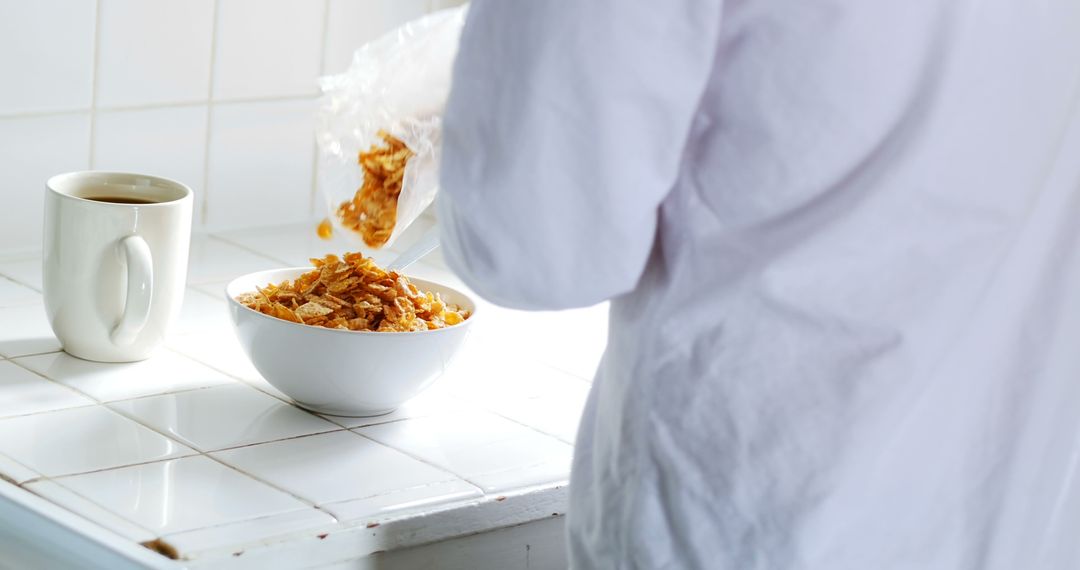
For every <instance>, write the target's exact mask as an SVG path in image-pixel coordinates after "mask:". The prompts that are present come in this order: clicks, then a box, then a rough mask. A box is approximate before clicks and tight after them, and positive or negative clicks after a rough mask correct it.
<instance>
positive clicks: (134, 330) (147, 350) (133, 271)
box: [43, 172, 193, 362]
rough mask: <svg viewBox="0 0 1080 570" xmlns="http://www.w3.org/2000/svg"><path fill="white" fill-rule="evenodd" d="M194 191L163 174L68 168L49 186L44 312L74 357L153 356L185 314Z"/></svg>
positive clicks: (112, 359) (121, 359)
mask: <svg viewBox="0 0 1080 570" xmlns="http://www.w3.org/2000/svg"><path fill="white" fill-rule="evenodd" d="M192 201H193V198H192V192H191V189H190V188H188V187H187V186H185V185H183V184H181V183H179V182H175V181H173V180H168V179H165V178H158V177H156V176H146V175H142V174H127V173H121V172H70V173H68V174H60V175H58V176H54V177H52V178H50V179H49V181H48V182H47V183H46V184H45V239H44V247H45V251H44V268H43V269H44V280H43V283H44V291H45V310H46V312H47V313H48V315H49V322H50V324H51V325H52V329H53V332H54V333H55V334H56V338H58V339H59V340H60V344H61V345H63V347H64V350H65V351H67V352H68V353H69V354H71V355H72V356H77V357H79V358H84V359H87V360H96V361H99V362H131V361H135V360H143V359H145V358H148V357H149V356H150V354H151V353H152V352H153V351H154V349H155V348H157V347H158V346H159V345H160V344H161V342H162V340H163V339H164V337H165V333H166V330H167V329H168V327H169V323H170V322H171V321H172V320H173V319H174V318H175V317H176V314H177V313H178V312H179V311H180V304H181V302H182V301H183V296H184V283H185V278H186V275H187V259H188V246H189V244H190V242H191V205H192Z"/></svg>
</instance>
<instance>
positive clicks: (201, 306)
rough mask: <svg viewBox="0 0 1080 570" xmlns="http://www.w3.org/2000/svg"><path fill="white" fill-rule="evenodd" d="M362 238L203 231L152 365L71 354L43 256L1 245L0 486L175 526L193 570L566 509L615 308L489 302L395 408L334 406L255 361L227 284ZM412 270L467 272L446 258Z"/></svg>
mask: <svg viewBox="0 0 1080 570" xmlns="http://www.w3.org/2000/svg"><path fill="white" fill-rule="evenodd" d="M421 223H422V222H421ZM422 230H423V228H416V229H415V230H410V231H411V232H412V234H413V235H415V234H416V233H419V232H420V231H422ZM408 241H409V236H408V235H407V236H406V238H405V239H404V240H403V242H402V243H403V245H407V243H408ZM349 245H351V244H344V243H341V242H331V243H327V242H322V241H320V240H318V239H317V238H316V237H315V236H314V232H313V229H312V227H311V226H310V225H303V226H288V227H276V228H261V229H254V230H245V231H235V232H227V233H221V234H213V235H201V236H196V237H195V238H194V239H193V243H192V251H191V255H192V262H191V270H190V272H189V281H188V289H187V291H186V294H185V302H184V308H183V311H182V314H181V317H180V318H179V320H178V322H176V323H174V325H173V328H172V332H171V335H170V338H169V340H168V341H167V343H166V346H165V347H163V348H162V349H161V350H160V351H159V352H158V353H157V354H156V355H155V356H154V357H153V358H151V359H149V360H147V361H144V362H139V363H134V364H99V363H93V362H87V361H83V360H79V359H76V358H73V357H71V356H68V355H67V354H65V353H63V352H60V346H59V344H58V343H57V341H56V339H55V338H54V337H53V335H52V333H51V331H50V329H49V326H48V322H47V320H46V316H45V311H44V308H43V304H42V298H41V293H40V290H41V279H40V259H39V258H37V257H36V256H22V257H15V258H12V257H6V258H5V257H3V256H0V478H2V479H4V481H0V492H2V494H8V493H27V492H28V493H32V494H34V495H37V496H38V497H42V498H44V499H46V500H48V501H49V502H50V503H52V504H54V505H56V506H59V507H61V508H62V509H64V510H66V511H70V512H72V513H75V514H76V515H78V516H79V517H82V519H81V520H83V519H84V521H85V523H86V524H87V525H94V526H95V529H94V532H100V531H101V529H105V531H107V532H109V533H112V534H114V535H115V536H116V537H118V538H119V539H120V540H122V541H126V542H128V543H130V544H132V545H135V544H138V543H144V542H148V541H155V540H157V541H161V542H163V543H165V544H167V545H169V547H171V548H174V549H176V551H177V554H178V556H179V557H180V558H181V560H184V561H186V565H187V566H192V567H200V566H215V567H216V566H218V565H228V566H230V567H231V566H238V567H240V566H243V567H291V566H295V565H305V566H309V565H312V564H316V563H319V561H326V562H333V561H340V560H347V559H349V558H350V557H353V558H358V557H361V556H365V555H367V554H371V553H373V552H377V551H384V550H393V549H397V548H404V547H408V546H413V545H417V544H423V543H428V542H433V541H436V540H441V539H445V538H452V537H455V536H461V535H466V534H472V533H477V532H484V531H487V530H491V529H495V528H501V527H505V526H509V525H515V524H521V523H525V522H531V521H534V520H540V519H541V518H544V517H551V516H552V515H561V514H562V513H563V512H565V506H566V493H565V485H566V480H567V475H568V472H569V463H570V456H571V451H572V445H573V438H574V432H575V429H576V424H577V420H578V416H579V414H580V412H581V407H582V405H583V403H584V399H585V395H586V393H587V391H588V388H589V382H588V379H589V378H591V376H592V373H593V371H594V369H595V367H596V365H597V363H598V360H599V358H600V353H601V351H602V350H603V345H604V342H605V337H604V334H605V333H604V331H605V322H606V308H605V307H603V306H598V307H593V308H590V309H583V310H577V311H565V312H559V313H522V312H517V311H509V310H505V309H500V308H497V307H493V306H490V305H485V306H484V307H483V309H484V310H483V312H482V315H481V316H480V317H479V320H478V321H477V322H476V323H475V324H474V325H473V335H472V337H471V338H470V339H469V342H468V343H466V346H465V347H464V348H463V349H462V352H461V354H460V355H459V356H458V358H457V360H456V361H455V363H454V364H453V365H452V367H451V370H450V371H449V372H448V373H447V374H446V375H445V376H444V377H443V378H441V379H439V380H438V381H437V382H436V383H435V384H434V385H433V386H432V388H430V389H429V390H428V391H427V392H425V393H424V394H422V395H421V396H419V397H417V398H416V399H414V400H413V401H411V402H409V403H407V404H406V405H404V406H403V407H401V408H400V409H398V410H397V411H395V412H393V413H391V414H389V415H385V416H381V417H375V418H341V417H332V416H319V415H316V414H313V413H310V412H307V411H305V410H302V409H300V408H299V407H296V406H294V405H292V404H291V403H290V401H289V399H288V398H287V397H286V396H284V395H283V394H281V393H280V392H278V391H277V390H275V389H274V388H273V387H271V386H270V385H269V384H267V383H266V382H265V381H264V380H262V378H260V377H259V375H258V373H257V372H256V371H255V370H254V368H253V367H252V366H251V365H250V364H249V363H248V361H247V359H246V357H245V356H244V354H243V353H242V351H241V349H240V347H239V345H238V344H237V341H236V339H235V338H234V336H233V331H232V328H231V324H230V323H229V322H228V316H227V312H226V306H225V302H224V292H223V290H224V285H225V283H226V282H227V281H229V280H230V279H231V278H232V277H234V276H237V275H240V274H243V273H247V272H251V271H258V270H263V269H269V268H274V267H283V266H296V265H306V264H307V262H306V260H307V258H308V257H312V256H321V255H323V254H325V253H330V252H335V253H342V252H343V251H344V250H346V249H352V248H350V247H349ZM353 248H355V246H353ZM393 255H394V253H393V251H390V252H381V253H379V254H378V255H376V259H377V260H379V261H381V262H386V261H387V260H388V259H389V258H391V257H393ZM435 257H436V258H437V256H435ZM407 273H410V274H413V275H416V276H418V277H423V278H428V279H434V280H436V281H441V282H446V283H448V284H450V285H452V286H455V287H463V286H462V285H461V284H460V282H459V281H458V280H457V279H456V278H454V277H453V276H452V275H451V274H450V273H449V272H448V271H447V270H446V269H445V268H444V267H442V266H441V265H440V264H439V262H438V260H437V259H434V260H431V261H430V262H421V263H419V264H417V265H415V266H413V267H412V268H410V271H407ZM297 358H303V355H299V354H298V355H297ZM16 486H17V487H16ZM43 504H44V503H43ZM161 560H162V561H163V564H166V566H164V567H169V566H168V564H173V563H171V562H168V561H166V560H165V559H164V558H162V559H161Z"/></svg>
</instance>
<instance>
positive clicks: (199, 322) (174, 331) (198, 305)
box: [169, 287, 232, 335]
mask: <svg viewBox="0 0 1080 570" xmlns="http://www.w3.org/2000/svg"><path fill="white" fill-rule="evenodd" d="M231 329H232V323H231V322H229V314H228V312H227V311H226V307H225V300H224V299H222V298H221V297H219V296H211V295H207V294H206V293H204V292H203V291H200V290H198V289H196V288H194V287H188V288H187V289H186V290H185V291H184V304H183V306H182V307H181V308H180V316H179V318H177V319H176V321H175V322H174V323H173V325H172V326H171V327H170V329H169V334H170V335H183V334H196V333H205V332H215V331H216V332H220V331H229V330H231Z"/></svg>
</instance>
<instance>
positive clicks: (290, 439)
mask: <svg viewBox="0 0 1080 570" xmlns="http://www.w3.org/2000/svg"><path fill="white" fill-rule="evenodd" d="M293 407H299V406H293ZM300 409H301V410H303V408H300ZM304 411H307V410H304ZM316 417H318V416H316ZM327 423H330V422H327ZM330 425H333V426H334V429H328V430H325V431H317V432H313V433H302V434H300V435H290V436H289V437H280V438H277V439H268V440H266V441H256V442H255V443H241V444H239V445H233V446H230V447H221V448H217V449H211V450H208V451H204V452H203V453H205V454H207V455H209V454H211V453H222V452H225V451H236V450H237V449H246V448H248V447H255V446H258V445H269V444H271V443H278V442H281V441H292V440H294V439H303V438H305V437H315V436H317V435H326V434H328V433H339V432H343V431H349V430H348V429H347V428H342V427H339V426H337V425H336V424H330Z"/></svg>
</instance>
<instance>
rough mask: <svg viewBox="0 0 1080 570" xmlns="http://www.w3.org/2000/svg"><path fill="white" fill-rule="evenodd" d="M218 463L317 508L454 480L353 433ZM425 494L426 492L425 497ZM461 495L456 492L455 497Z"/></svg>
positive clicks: (435, 490) (249, 450)
mask: <svg viewBox="0 0 1080 570" xmlns="http://www.w3.org/2000/svg"><path fill="white" fill-rule="evenodd" d="M212 455H213V456H214V457H216V458H218V459H220V460H222V461H224V462H225V463H228V464H229V465H233V466H235V467H237V468H238V469H240V470H241V471H244V472H245V473H250V474H252V475H254V476H255V477H257V478H259V479H261V480H263V481H267V482H269V483H271V484H273V485H275V486H277V487H278V488H281V489H284V490H286V491H289V492H290V493H292V494H294V495H296V496H298V497H301V498H303V499H305V500H308V501H311V502H312V503H315V504H323V503H333V502H340V501H346V500H349V499H362V498H367V497H375V496H378V495H383V494H387V493H392V492H395V491H400V490H404V489H410V488H414V487H423V486H429V487H428V488H429V489H430V493H431V494H428V495H426V496H428V497H432V494H433V495H434V497H433V498H432V500H437V497H441V496H444V494H445V492H446V491H447V490H446V489H441V488H439V487H430V486H431V485H432V484H434V483H439V482H443V481H453V480H456V477H454V476H453V475H451V474H449V473H447V472H445V471H442V470H440V469H436V468H434V467H431V466H430V465H426V464H424V463H421V462H419V461H417V460H415V459H413V458H411V457H408V456H406V455H404V454H402V453H400V452H398V451H395V450H393V449H390V448H388V447H385V446H382V445H379V444H377V443H375V442H373V441H371V440H368V439H364V438H362V437H360V436H357V435H356V434H355V433H352V432H348V431H338V432H332V433H326V434H321V435H313V436H309V437H301V438H296V439H289V440H285V441H278V442H273V443H264V444H262V445H254V446H251V447H241V448H239V449H232V450H229V451H222V452H217V453H213V454H212ZM421 494H423V492H422V491H421ZM456 496H457V491H456V490H455V491H454V497H456ZM412 500H417V499H416V498H415V497H413V498H412Z"/></svg>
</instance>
